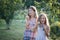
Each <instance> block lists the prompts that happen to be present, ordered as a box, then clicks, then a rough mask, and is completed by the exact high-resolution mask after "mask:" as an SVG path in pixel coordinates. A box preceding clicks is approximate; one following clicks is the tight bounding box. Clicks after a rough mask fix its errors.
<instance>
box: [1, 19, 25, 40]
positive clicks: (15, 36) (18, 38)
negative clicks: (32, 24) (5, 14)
mask: <svg viewBox="0 0 60 40" xmlns="http://www.w3.org/2000/svg"><path fill="white" fill-rule="evenodd" d="M0 25H1V26H0V40H23V32H24V30H25V26H24V23H23V22H21V21H19V20H13V21H12V23H11V25H10V30H6V24H0Z"/></svg>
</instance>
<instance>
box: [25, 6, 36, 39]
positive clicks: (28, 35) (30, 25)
mask: <svg viewBox="0 0 60 40" xmlns="http://www.w3.org/2000/svg"><path fill="white" fill-rule="evenodd" d="M36 26H37V10H36V7H34V6H30V7H29V9H28V16H27V18H26V30H25V32H24V40H35V35H36Z"/></svg>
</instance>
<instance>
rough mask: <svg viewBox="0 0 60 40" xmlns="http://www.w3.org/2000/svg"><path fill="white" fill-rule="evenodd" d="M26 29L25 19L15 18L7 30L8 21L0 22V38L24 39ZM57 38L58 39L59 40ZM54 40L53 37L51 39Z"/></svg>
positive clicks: (8, 39)
mask: <svg viewBox="0 0 60 40" xmlns="http://www.w3.org/2000/svg"><path fill="white" fill-rule="evenodd" d="M24 30H25V21H23V20H13V21H12V23H11V24H10V30H6V23H5V22H3V23H0V40H23V33H24ZM59 39H60V37H59V38H57V39H56V40H59ZM50 40H52V39H50Z"/></svg>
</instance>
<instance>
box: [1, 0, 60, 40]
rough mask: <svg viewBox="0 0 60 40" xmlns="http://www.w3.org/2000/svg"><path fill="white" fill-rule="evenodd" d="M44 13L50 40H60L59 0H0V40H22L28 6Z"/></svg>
mask: <svg viewBox="0 0 60 40" xmlns="http://www.w3.org/2000/svg"><path fill="white" fill-rule="evenodd" d="M32 5H33V6H35V7H36V8H37V10H38V14H40V12H42V11H43V12H46V14H47V15H48V19H49V22H50V29H51V32H50V38H49V39H50V40H59V39H60V0H0V40H23V33H24V30H25V17H26V15H27V13H28V8H29V6H32Z"/></svg>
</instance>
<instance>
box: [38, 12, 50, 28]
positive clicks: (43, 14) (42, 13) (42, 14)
mask: <svg viewBox="0 0 60 40" xmlns="http://www.w3.org/2000/svg"><path fill="white" fill-rule="evenodd" d="M41 16H45V22H46V23H45V24H46V25H47V26H48V27H50V25H49V21H48V18H47V14H45V13H44V12H41V14H40V15H39V18H38V22H39V23H40V19H41Z"/></svg>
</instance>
